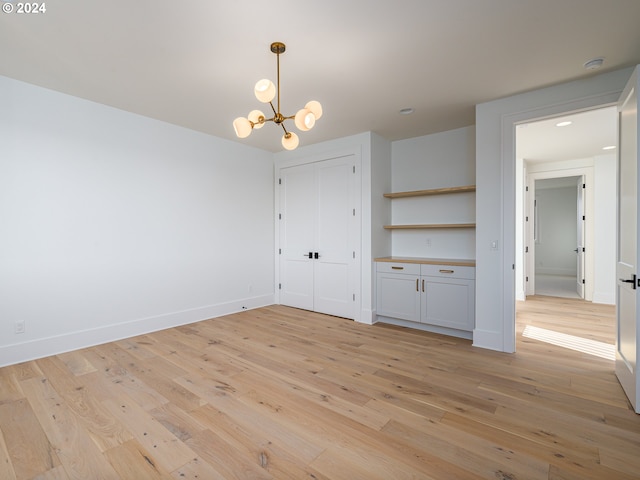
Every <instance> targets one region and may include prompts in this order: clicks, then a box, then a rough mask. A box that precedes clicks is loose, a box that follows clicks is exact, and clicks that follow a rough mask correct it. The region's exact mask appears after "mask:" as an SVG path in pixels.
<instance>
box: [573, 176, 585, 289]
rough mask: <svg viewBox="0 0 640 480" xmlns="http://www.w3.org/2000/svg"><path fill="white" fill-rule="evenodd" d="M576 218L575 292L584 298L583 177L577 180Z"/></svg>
mask: <svg viewBox="0 0 640 480" xmlns="http://www.w3.org/2000/svg"><path fill="white" fill-rule="evenodd" d="M577 189H578V204H577V207H578V208H577V211H578V218H577V223H576V225H577V232H576V239H577V241H576V244H577V245H576V250H575V252H576V291H577V292H578V295H579V296H580V298H584V278H585V274H584V256H585V255H584V243H585V242H584V234H585V225H584V224H585V216H584V189H585V183H584V176H582V177H580V178H578V186H577Z"/></svg>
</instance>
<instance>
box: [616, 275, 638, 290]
mask: <svg viewBox="0 0 640 480" xmlns="http://www.w3.org/2000/svg"><path fill="white" fill-rule="evenodd" d="M618 280H620V281H621V282H622V283H631V284H632V285H633V289H634V290H635V289H636V274H635V273H634V274H633V276H632V278H631V279H630V280H625V279H624V278H619V279H618Z"/></svg>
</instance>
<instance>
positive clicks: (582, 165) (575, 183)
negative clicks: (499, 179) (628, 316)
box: [515, 107, 617, 348]
mask: <svg viewBox="0 0 640 480" xmlns="http://www.w3.org/2000/svg"><path fill="white" fill-rule="evenodd" d="M616 116H617V112H616V108H615V107H605V108H598V109H594V110H589V111H584V112H579V113H567V114H563V115H562V116H559V117H558V116H556V117H553V118H545V119H542V120H532V121H529V122H527V123H524V124H520V125H517V126H516V197H515V198H516V207H515V208H516V246H515V248H516V265H515V270H516V285H515V288H516V292H515V293H516V308H515V311H516V322H517V323H518V326H517V328H516V330H517V332H518V333H519V334H522V333H523V332H524V331H525V329H526V327H527V325H522V324H521V321H522V320H523V319H524V320H525V321H526V319H527V318H531V317H530V316H527V315H525V314H523V312H525V311H530V310H531V305H527V306H525V304H526V303H527V302H531V301H534V302H540V300H541V299H544V297H557V298H563V299H567V301H571V302H584V303H585V306H587V307H588V306H589V305H591V304H593V305H594V306H595V304H598V305H600V304H602V308H603V309H604V310H605V311H607V310H608V309H610V310H612V311H614V310H615V288H616V277H615V263H616V259H615V250H616V224H615V211H616V164H617V159H616V151H615V149H612V150H603V148H605V147H611V146H615V145H616V143H617V118H616ZM588 302H591V303H588ZM562 305H563V302H548V303H546V304H545V308H544V309H543V310H544V312H543V315H544V316H545V320H544V321H543V323H544V324H546V325H547V326H548V325H553V323H554V321H556V323H557V319H559V318H561V317H562V316H563V315H564V314H563V312H562V308H564V307H562ZM574 307H575V308H577V309H578V310H579V309H580V307H579V305H574ZM574 307H572V308H574ZM597 308H600V306H598V307H597ZM539 313H540V312H539ZM565 313H566V312H565ZM565 317H566V315H565ZM579 318H580V315H577V317H576V321H575V322H565V323H566V324H565V325H563V329H564V330H563V331H555V334H561V335H570V336H571V335H574V334H575V338H579V337H580V335H582V336H583V337H584V336H586V335H585V334H581V329H580V321H579ZM572 323H574V325H572ZM532 327H537V328H539V327H540V326H532ZM574 327H575V328H574ZM556 330H559V329H556ZM527 331H529V332H532V331H535V328H533V329H532V328H529V329H528V330H527ZM553 332H554V329H550V330H549V332H546V335H547V338H548V339H551V338H554V333H553ZM567 338H568V337H567ZM589 340H593V339H589ZM597 341H603V343H605V344H607V345H612V344H614V343H615V329H614V328H613V326H611V328H609V329H607V330H606V331H603V332H602V336H601V337H600V338H599V339H598V340H597ZM607 348H609V347H607Z"/></svg>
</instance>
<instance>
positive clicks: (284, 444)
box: [0, 297, 640, 480]
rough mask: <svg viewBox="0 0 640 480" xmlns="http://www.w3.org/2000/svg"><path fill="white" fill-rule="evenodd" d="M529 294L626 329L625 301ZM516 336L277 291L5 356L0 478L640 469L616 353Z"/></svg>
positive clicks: (607, 331)
mask: <svg viewBox="0 0 640 480" xmlns="http://www.w3.org/2000/svg"><path fill="white" fill-rule="evenodd" d="M572 302H573V303H572ZM518 310H519V313H518V319H519V323H518V331H519V332H520V333H521V332H522V330H523V328H524V327H525V326H526V325H527V324H530V325H535V326H537V327H539V328H544V329H556V330H558V331H560V332H561V333H565V334H570V335H574V334H581V335H586V336H587V337H589V338H591V339H592V340H594V341H603V342H611V341H612V318H613V307H605V308H602V306H593V305H591V304H589V303H586V302H578V303H577V301H571V300H566V299H549V298H542V297H541V298H533V299H531V300H528V301H527V302H525V303H523V304H520V305H519V306H518ZM576 326H577V329H576ZM517 348H518V352H517V353H516V354H513V355H509V354H503V353H498V352H491V351H486V350H481V349H477V348H474V347H472V346H471V343H470V342H469V341H466V340H459V339H455V338H450V337H445V336H440V335H434V334H430V333H426V332H420V331H415V330H410V329H403V328H399V327H394V326H389V325H382V324H379V325H374V326H366V325H361V324H357V323H354V322H352V321H349V320H344V319H340V318H335V317H330V316H325V315H320V314H315V313H311V312H305V311H301V310H295V309H291V308H287V307H282V306H272V307H267V308H261V309H257V310H252V311H246V312H242V313H238V314H235V315H229V316H226V317H220V318H216V319H212V320H208V321H204V322H200V323H197V324H192V325H188V326H184V327H178V328H173V329H169V330H165V331H161V332H156V333H152V334H149V335H143V336H139V337H135V338H131V339H127V340H123V341H119V342H113V343H108V344H104V345H100V346H96V347H93V348H87V349H83V350H79V351H75V352H70V353H66V354H61V355H55V356H52V357H48V358H44V359H40V360H37V361H32V362H27V363H24V364H20V365H14V366H10V367H5V368H2V369H0V431H1V435H0V478H1V479H3V480H5V479H7V480H8V479H20V480H22V479H40V480H54V479H55V480H64V479H83V480H92V479H127V480H128V479H134V480H138V479H176V480H177V479H201V480H209V479H238V480H239V479H297V480H298V479H305V478H306V479H315V480H322V479H345V480H347V479H348V480H354V479H385V480H388V479H434V480H435V479H438V480H441V479H447V480H448V479H469V480H471V479H498V480H525V479H526V480H536V479H552V480H578V479H580V480H589V479H594V480H595V479H616V480H625V479H638V478H640V416H637V415H636V414H634V413H633V412H632V411H631V409H630V407H629V404H628V403H627V400H626V398H625V396H624V394H623V392H622V389H621V388H620V386H619V384H618V383H617V381H616V379H615V376H614V374H613V363H612V362H611V361H610V360H605V359H603V358H599V357H595V356H592V355H588V354H585V353H581V352H577V351H574V350H571V349H568V348H563V347H559V346H556V345H552V344H548V343H545V342H541V341H538V340H535V339H531V338H523V337H521V335H520V334H519V335H518V346H517Z"/></svg>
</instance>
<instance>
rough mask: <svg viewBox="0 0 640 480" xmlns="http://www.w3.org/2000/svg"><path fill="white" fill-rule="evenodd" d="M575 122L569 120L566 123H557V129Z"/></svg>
mask: <svg viewBox="0 0 640 480" xmlns="http://www.w3.org/2000/svg"><path fill="white" fill-rule="evenodd" d="M572 123H573V122H570V121H569V120H566V121H564V122H559V123H556V127H566V126H567V125H571V124H572Z"/></svg>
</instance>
